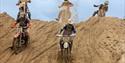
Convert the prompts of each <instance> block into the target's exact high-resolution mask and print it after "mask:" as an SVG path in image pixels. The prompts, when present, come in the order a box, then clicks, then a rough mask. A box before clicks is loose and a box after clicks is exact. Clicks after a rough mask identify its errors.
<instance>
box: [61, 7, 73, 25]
mask: <svg viewBox="0 0 125 63" xmlns="http://www.w3.org/2000/svg"><path fill="white" fill-rule="evenodd" d="M70 18H71V11H70V10H68V9H66V8H65V9H62V10H61V11H60V19H59V22H60V23H67V22H68V21H69V19H70Z"/></svg>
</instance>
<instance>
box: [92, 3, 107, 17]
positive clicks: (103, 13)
mask: <svg viewBox="0 0 125 63" xmlns="http://www.w3.org/2000/svg"><path fill="white" fill-rule="evenodd" d="M94 7H97V6H96V5H94ZM107 9H108V7H107V6H102V7H101V9H99V10H97V11H95V12H94V14H93V16H95V15H96V14H97V15H98V16H99V17H104V16H105V13H106V11H107Z"/></svg>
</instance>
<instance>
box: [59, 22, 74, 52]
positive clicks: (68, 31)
mask: <svg viewBox="0 0 125 63" xmlns="http://www.w3.org/2000/svg"><path fill="white" fill-rule="evenodd" d="M59 35H63V36H65V35H66V36H75V35H76V29H75V27H74V25H73V24H72V23H71V22H70V21H69V22H68V23H67V24H66V25H65V26H64V27H63V28H62V29H61V30H60V32H59ZM63 44H64V42H63V39H62V38H61V39H60V48H61V50H62V49H63ZM69 45H70V51H71V50H72V45H73V37H72V38H71V37H70V44H69Z"/></svg>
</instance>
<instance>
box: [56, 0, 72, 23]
mask: <svg viewBox="0 0 125 63" xmlns="http://www.w3.org/2000/svg"><path fill="white" fill-rule="evenodd" d="M72 6H73V4H72V3H71V2H70V1H69V0H64V2H63V3H62V4H61V6H59V8H60V9H61V11H60V12H59V15H58V18H56V20H57V21H59V19H60V17H61V14H62V13H63V11H65V10H68V11H70V8H71V7H72ZM69 13H70V12H69ZM70 17H71V13H70V16H69V18H70Z"/></svg>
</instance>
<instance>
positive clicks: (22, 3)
mask: <svg viewBox="0 0 125 63" xmlns="http://www.w3.org/2000/svg"><path fill="white" fill-rule="evenodd" d="M27 3H31V0H19V1H18V3H17V4H16V5H17V6H19V12H18V15H17V18H19V15H20V13H21V12H24V11H25V12H26V14H28V18H29V19H31V13H30V11H29V8H28V5H27ZM24 7H25V8H24Z"/></svg>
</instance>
